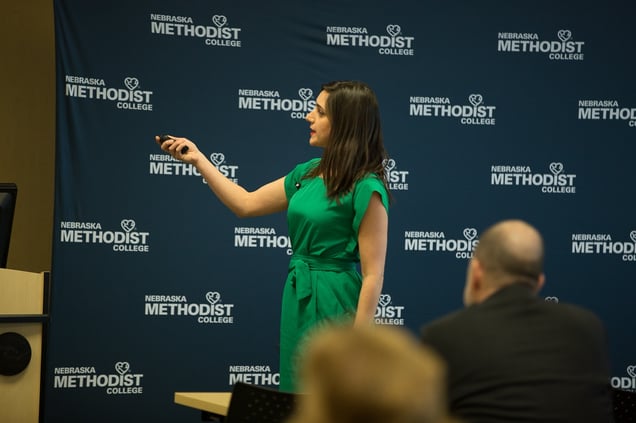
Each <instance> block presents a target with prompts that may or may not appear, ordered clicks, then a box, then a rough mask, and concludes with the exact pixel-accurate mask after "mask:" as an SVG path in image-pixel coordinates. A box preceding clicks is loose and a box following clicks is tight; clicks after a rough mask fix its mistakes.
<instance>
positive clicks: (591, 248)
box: [572, 230, 636, 262]
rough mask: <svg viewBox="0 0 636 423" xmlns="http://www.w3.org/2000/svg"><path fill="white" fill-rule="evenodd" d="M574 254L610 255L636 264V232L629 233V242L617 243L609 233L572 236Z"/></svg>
mask: <svg viewBox="0 0 636 423" xmlns="http://www.w3.org/2000/svg"><path fill="white" fill-rule="evenodd" d="M572 254H594V255H606V254H610V255H615V256H620V257H621V259H622V260H623V261H632V262H636V230H633V231H631V232H630V233H629V240H628V241H615V240H613V239H612V236H611V235H610V234H608V233H596V234H580V233H579V234H572Z"/></svg>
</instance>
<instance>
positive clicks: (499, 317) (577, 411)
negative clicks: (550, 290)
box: [421, 284, 612, 423]
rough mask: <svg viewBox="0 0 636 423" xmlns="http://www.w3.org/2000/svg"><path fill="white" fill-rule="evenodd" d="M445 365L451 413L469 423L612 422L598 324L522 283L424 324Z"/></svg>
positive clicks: (427, 340) (586, 313)
mask: <svg viewBox="0 0 636 423" xmlns="http://www.w3.org/2000/svg"><path fill="white" fill-rule="evenodd" d="M421 336H422V340H423V342H424V343H426V344H428V345H430V346H432V347H433V348H434V349H436V350H437V351H438V352H439V353H441V355H442V356H443V357H444V358H445V359H446V361H447V363H448V367H449V375H448V376H449V379H448V385H449V387H448V388H449V401H450V410H451V412H452V413H454V414H455V415H457V416H459V417H462V418H463V419H464V420H465V421H466V422H470V423H473V422H480V423H481V422H484V423H495V422H507V423H511V422H514V423H519V422H572V423H575V422H576V423H581V422H585V423H596V422H598V423H607V422H611V421H612V417H611V403H610V396H609V379H610V370H609V364H608V357H607V350H606V339H605V331H604V328H603V326H602V324H601V322H600V320H599V319H598V318H597V317H596V316H595V315H594V314H593V313H591V312H589V311H587V310H584V309H582V308H580V307H576V306H572V305H566V304H561V303H549V302H545V301H544V300H543V299H541V298H538V297H537V296H536V295H534V294H533V293H532V291H531V289H530V288H529V287H528V286H527V285H524V284H514V285H511V286H508V287H505V288H503V289H502V290H500V291H498V292H497V293H495V294H494V295H492V296H491V297H489V298H488V299H487V300H486V301H484V302H483V303H481V304H477V305H473V306H470V307H467V308H465V309H463V310H461V311H458V312H455V313H453V314H451V315H448V316H446V317H443V318H441V319H439V320H436V321H435V322H433V323H431V324H429V325H427V326H424V327H423V328H422V331H421Z"/></svg>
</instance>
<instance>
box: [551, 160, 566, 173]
mask: <svg viewBox="0 0 636 423" xmlns="http://www.w3.org/2000/svg"><path fill="white" fill-rule="evenodd" d="M562 171H563V163H558V162H553V163H550V172H552V173H554V174H555V175H558V174H559V173H561V172H562Z"/></svg>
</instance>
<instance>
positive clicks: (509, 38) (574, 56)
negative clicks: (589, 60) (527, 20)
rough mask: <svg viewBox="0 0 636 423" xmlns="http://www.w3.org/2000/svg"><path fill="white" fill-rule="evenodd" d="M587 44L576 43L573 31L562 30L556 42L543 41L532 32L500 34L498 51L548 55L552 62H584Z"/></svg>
mask: <svg viewBox="0 0 636 423" xmlns="http://www.w3.org/2000/svg"><path fill="white" fill-rule="evenodd" d="M584 45H585V42H583V41H574V39H573V37H572V31H570V30H569V29H561V30H559V31H558V32H557V39H556V40H541V39H539V35H538V34H536V33H532V32H522V33H519V32H500V33H498V34H497V51H500V52H504V53H526V54H536V53H539V54H547V55H548V58H549V59H550V60H583V46H584Z"/></svg>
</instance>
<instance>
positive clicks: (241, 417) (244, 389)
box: [225, 382, 297, 423]
mask: <svg viewBox="0 0 636 423" xmlns="http://www.w3.org/2000/svg"><path fill="white" fill-rule="evenodd" d="M296 398H297V394H295V393H291V392H284V391H279V390H276V389H272V388H267V387H263V386H258V385H253V384H249V383H244V382H236V383H235V384H234V387H233V388H232V397H231V399H230V404H229V407H228V411H227V416H226V418H225V422H226V423H282V422H284V421H286V420H287V418H288V417H290V416H291V414H292V411H293V410H294V407H295V405H296Z"/></svg>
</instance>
